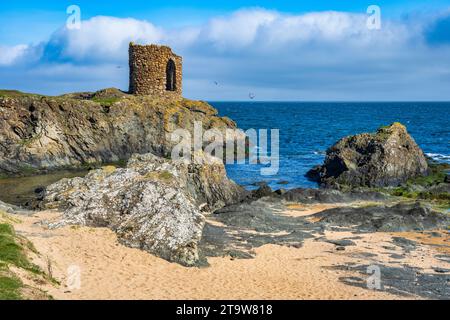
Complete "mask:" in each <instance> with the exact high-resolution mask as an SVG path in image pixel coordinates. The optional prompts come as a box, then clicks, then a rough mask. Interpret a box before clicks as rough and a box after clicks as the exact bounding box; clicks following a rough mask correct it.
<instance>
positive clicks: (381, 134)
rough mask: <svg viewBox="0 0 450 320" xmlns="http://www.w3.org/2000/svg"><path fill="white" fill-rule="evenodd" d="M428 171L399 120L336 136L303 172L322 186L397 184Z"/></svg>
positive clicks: (421, 156)
mask: <svg viewBox="0 0 450 320" xmlns="http://www.w3.org/2000/svg"><path fill="white" fill-rule="evenodd" d="M427 174H428V164H427V160H426V158H425V156H424V154H423V152H422V150H421V149H420V148H419V146H418V145H417V144H416V142H415V141H414V139H413V138H412V137H411V136H410V135H409V134H408V132H407V130H406V127H405V126H403V125H402V124H400V123H393V124H392V125H390V126H386V127H382V128H380V129H378V131H377V132H376V133H363V134H358V135H354V136H350V137H345V138H343V139H341V140H339V141H338V142H337V143H336V144H335V145H333V146H332V147H331V148H329V149H328V150H327V154H326V158H325V162H324V164H323V165H321V166H318V167H316V168H314V169H312V170H311V171H309V172H308V174H307V176H308V177H309V178H311V179H313V180H316V181H317V182H319V183H320V184H321V185H322V186H325V187H337V188H340V187H343V186H351V187H385V186H397V185H399V184H401V183H403V182H405V181H407V180H408V179H411V178H415V177H418V176H423V175H427Z"/></svg>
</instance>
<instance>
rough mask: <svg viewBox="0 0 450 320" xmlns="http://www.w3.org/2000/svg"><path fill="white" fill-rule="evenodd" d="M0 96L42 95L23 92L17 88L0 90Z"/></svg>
mask: <svg viewBox="0 0 450 320" xmlns="http://www.w3.org/2000/svg"><path fill="white" fill-rule="evenodd" d="M0 97H1V98H3V97H5V98H19V97H43V95H40V94H34V93H25V92H21V91H18V90H0Z"/></svg>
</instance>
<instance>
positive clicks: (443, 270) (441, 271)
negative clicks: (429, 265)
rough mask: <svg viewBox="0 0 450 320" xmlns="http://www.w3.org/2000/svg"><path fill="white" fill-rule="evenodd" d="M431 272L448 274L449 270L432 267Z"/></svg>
mask: <svg viewBox="0 0 450 320" xmlns="http://www.w3.org/2000/svg"><path fill="white" fill-rule="evenodd" d="M433 271H434V272H437V273H449V272H450V269H444V268H439V267H433Z"/></svg>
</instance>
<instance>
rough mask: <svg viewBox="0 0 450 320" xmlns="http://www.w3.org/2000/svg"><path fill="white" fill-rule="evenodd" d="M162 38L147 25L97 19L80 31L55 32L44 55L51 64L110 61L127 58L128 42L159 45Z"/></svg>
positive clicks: (93, 19) (111, 19)
mask: <svg viewBox="0 0 450 320" xmlns="http://www.w3.org/2000/svg"><path fill="white" fill-rule="evenodd" d="M162 37H163V31H162V30H160V29H158V28H157V27H155V26H154V25H153V24H151V23H149V22H147V21H140V20H136V19H130V18H128V19H120V18H114V17H103V16H99V17H94V18H91V19H89V20H86V21H83V22H82V24H81V28H80V29H74V30H69V29H67V28H62V29H61V30H59V31H57V32H56V33H55V34H53V36H52V37H51V39H50V41H49V43H48V44H47V46H46V49H45V51H46V55H47V56H48V57H50V58H51V59H54V60H58V59H60V60H69V61H70V60H71V61H76V62H80V61H113V60H120V59H124V58H125V57H126V56H127V54H128V44H129V42H130V41H134V42H137V43H159V42H160V41H161V39H162Z"/></svg>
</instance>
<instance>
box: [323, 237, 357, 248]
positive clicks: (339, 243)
mask: <svg viewBox="0 0 450 320" xmlns="http://www.w3.org/2000/svg"><path fill="white" fill-rule="evenodd" d="M324 241H325V242H328V243H332V244H334V245H336V246H340V247H347V246H356V243H354V242H353V241H351V240H347V239H340V240H328V239H325V240H324Z"/></svg>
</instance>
